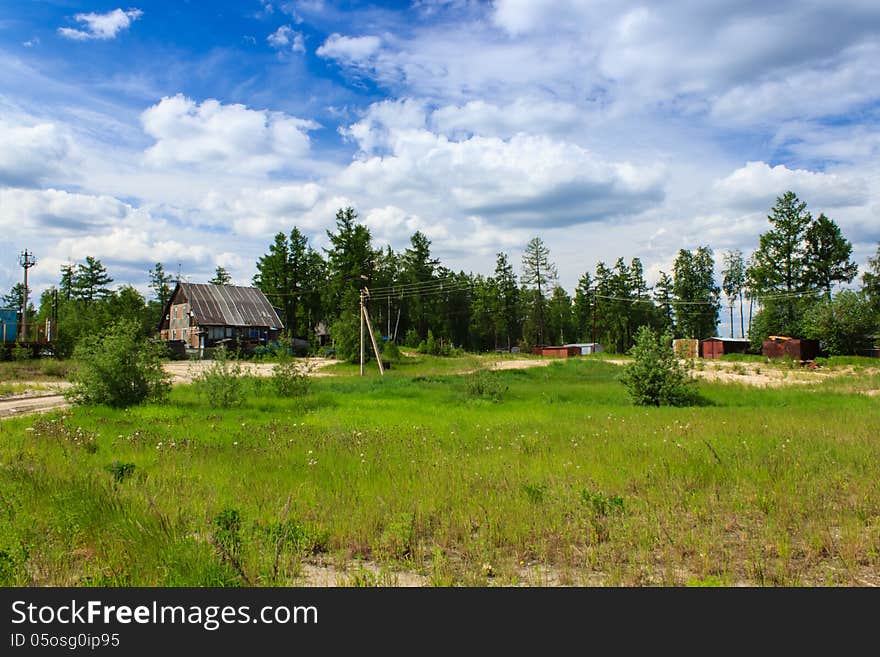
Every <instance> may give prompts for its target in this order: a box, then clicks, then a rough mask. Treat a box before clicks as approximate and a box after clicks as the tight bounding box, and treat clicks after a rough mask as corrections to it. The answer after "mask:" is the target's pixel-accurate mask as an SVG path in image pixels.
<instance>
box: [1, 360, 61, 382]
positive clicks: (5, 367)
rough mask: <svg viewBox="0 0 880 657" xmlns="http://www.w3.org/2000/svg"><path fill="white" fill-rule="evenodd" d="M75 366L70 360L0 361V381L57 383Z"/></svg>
mask: <svg viewBox="0 0 880 657" xmlns="http://www.w3.org/2000/svg"><path fill="white" fill-rule="evenodd" d="M75 366H76V364H75V363H74V362H73V361H71V360H57V359H55V358H33V359H30V360H24V361H0V381H10V382H15V381H59V380H63V379H66V378H67V377H68V376H69V374H70V373H71V371H72V370H73V368H74V367H75Z"/></svg>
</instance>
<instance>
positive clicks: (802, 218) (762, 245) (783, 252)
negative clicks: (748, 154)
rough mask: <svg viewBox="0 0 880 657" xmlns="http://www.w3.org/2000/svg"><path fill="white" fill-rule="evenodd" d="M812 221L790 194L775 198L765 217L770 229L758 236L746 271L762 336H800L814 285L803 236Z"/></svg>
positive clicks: (798, 201)
mask: <svg viewBox="0 0 880 657" xmlns="http://www.w3.org/2000/svg"><path fill="white" fill-rule="evenodd" d="M812 220H813V219H812V216H811V215H810V213H809V212H808V211H807V204H806V203H804V202H802V201H801V200H800V199H799V198H798V197H797V195H796V194H795V193H794V192H791V191H787V192H785V194H783V195H782V196H780V197H778V198H777V199H776V203H775V204H774V206H773V207H772V208H771V210H770V214H769V215H768V216H767V221H768V222H769V223H770V225H771V228H770V230H768V231H767V232H766V233H763V234H762V235H761V236H760V238H759V246H758V249H757V250H756V251H755V253H754V254H753V255H752V263H751V265H750V267H749V269H748V276H749V278H750V280H751V281H752V284H753V286H754V289H753V294H754V295H755V296H757V297H758V298H759V300H762V306H763V308H762V310H761V314H762V315H763V317H761V318H760V320H758V318H756V322H757V323H758V324H759V325H760V327H761V330H760V331H759V332H760V333H762V334H763V335H770V334H776V335H798V334H799V333H800V317H801V315H802V311H803V309H804V307H805V305H806V304H805V302H804V300H805V299H806V300H807V302H808V300H809V291H810V288H812V287H813V286H814V283H813V281H812V280H811V277H810V275H809V268H808V266H807V262H808V261H807V250H806V233H807V228H808V227H809V226H810V224H811V223H812ZM763 335H761V336H758V335H753V336H752V338H753V339H760V338H761V337H763Z"/></svg>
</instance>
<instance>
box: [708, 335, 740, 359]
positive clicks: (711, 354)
mask: <svg viewBox="0 0 880 657" xmlns="http://www.w3.org/2000/svg"><path fill="white" fill-rule="evenodd" d="M748 351H749V341H748V340H746V339H745V338H717V337H716V338H706V339H705V340H703V341H702V342H701V343H700V355H701V356H702V357H703V358H720V357H721V356H724V355H725V354H745V353H748Z"/></svg>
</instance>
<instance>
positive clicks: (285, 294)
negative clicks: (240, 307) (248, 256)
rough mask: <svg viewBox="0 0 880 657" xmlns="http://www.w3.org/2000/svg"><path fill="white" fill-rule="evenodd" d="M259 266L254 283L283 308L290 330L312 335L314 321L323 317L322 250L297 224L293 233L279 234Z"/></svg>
mask: <svg viewBox="0 0 880 657" xmlns="http://www.w3.org/2000/svg"><path fill="white" fill-rule="evenodd" d="M256 268H257V273H256V274H255V275H254V278H253V283H254V285H255V286H256V287H258V288H259V289H260V290H262V292H263V293H264V294H265V295H266V298H267V299H269V301H270V303H272V305H274V306H276V307H278V308H280V309H281V318H282V320H283V321H284V326H285V328H286V330H287V332H288V333H289V334H290V335H291V336H294V337H302V338H311V335H312V333H313V329H314V323H315V322H316V321H317V320H318V319H319V318H322V317H323V312H322V301H321V290H322V289H324V287H325V277H326V263H325V262H324V259H323V258H322V257H321V254H320V253H318V252H317V251H315V250H314V249H312V247H311V246H309V243H308V238H307V237H306V236H305V235H304V234H303V233H302V231H300V230H299V228H297V227H296V226H294V227H293V229H292V230H291V231H290V236H289V237H288V236H287V235H285V234H284V233H277V234H276V235H275V241H274V242H273V243H272V244H270V245H269V251H268V253H266V254H265V255H263V256H261V257H260V259H259V260H258V261H257V267H256Z"/></svg>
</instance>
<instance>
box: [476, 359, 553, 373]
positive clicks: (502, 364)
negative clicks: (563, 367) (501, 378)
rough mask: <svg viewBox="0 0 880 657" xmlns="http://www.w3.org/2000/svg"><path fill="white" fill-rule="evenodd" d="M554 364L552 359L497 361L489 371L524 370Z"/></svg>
mask: <svg viewBox="0 0 880 657" xmlns="http://www.w3.org/2000/svg"><path fill="white" fill-rule="evenodd" d="M553 362H555V359H553V358H547V359H545V360H531V359H529V360H527V359H523V360H497V361H495V362H494V363H492V365H491V366H490V367H489V369H490V370H524V369H528V368H529V367H547V365H550V364H551V363H553Z"/></svg>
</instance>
